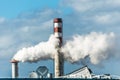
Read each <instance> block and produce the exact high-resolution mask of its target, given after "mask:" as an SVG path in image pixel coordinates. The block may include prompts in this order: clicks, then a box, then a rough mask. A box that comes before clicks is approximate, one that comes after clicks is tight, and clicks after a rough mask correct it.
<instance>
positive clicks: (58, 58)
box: [54, 18, 64, 78]
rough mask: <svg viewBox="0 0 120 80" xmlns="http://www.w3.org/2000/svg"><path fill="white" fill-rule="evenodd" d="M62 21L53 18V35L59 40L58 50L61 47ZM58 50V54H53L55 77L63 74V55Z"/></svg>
mask: <svg viewBox="0 0 120 80" xmlns="http://www.w3.org/2000/svg"><path fill="white" fill-rule="evenodd" d="M62 26H63V24H62V19H61V18H55V19H54V35H55V37H56V38H58V39H59V40H60V42H59V46H58V48H59V49H60V48H61V46H62V38H63V33H62ZM59 49H58V51H57V52H58V53H55V77H56V78H57V77H59V76H62V75H63V74H64V60H63V55H62V53H61V52H60V50H59Z"/></svg>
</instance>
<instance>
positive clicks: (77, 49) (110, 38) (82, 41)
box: [62, 32, 115, 64]
mask: <svg viewBox="0 0 120 80" xmlns="http://www.w3.org/2000/svg"><path fill="white" fill-rule="evenodd" d="M114 39H115V35H114V33H109V34H103V33H96V32H91V33H90V34H88V35H82V36H80V35H76V36H73V38H72V40H68V41H66V44H65V45H64V46H63V49H62V52H63V53H64V57H65V59H66V60H68V61H70V62H72V63H74V62H78V61H80V60H81V59H84V58H86V57H89V58H90V62H91V63H93V64H98V63H99V62H101V61H102V60H105V59H107V58H109V57H110V55H111V53H112V50H113V47H114Z"/></svg>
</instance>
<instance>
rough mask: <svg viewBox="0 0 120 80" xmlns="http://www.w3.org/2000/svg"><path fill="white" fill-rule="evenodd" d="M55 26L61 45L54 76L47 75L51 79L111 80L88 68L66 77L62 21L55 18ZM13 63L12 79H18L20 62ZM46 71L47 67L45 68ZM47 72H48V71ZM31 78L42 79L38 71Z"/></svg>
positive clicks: (14, 61)
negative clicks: (62, 51) (62, 50)
mask: <svg viewBox="0 0 120 80" xmlns="http://www.w3.org/2000/svg"><path fill="white" fill-rule="evenodd" d="M53 25H54V28H53V29H54V30H53V31H54V35H55V37H56V38H58V39H59V40H60V42H59V45H58V46H56V50H57V53H55V56H54V76H53V75H52V74H46V75H48V77H49V78H82V79H83V78H84V79H111V78H112V77H111V76H110V74H103V75H95V74H93V72H92V70H91V69H89V68H88V67H87V66H84V67H82V68H80V69H77V70H75V71H73V72H70V73H68V74H66V75H64V56H63V55H62V53H61V50H60V49H61V47H62V42H63V41H62V40H63V33H62V27H63V24H62V19H61V18H55V19H54V21H53ZM11 63H12V78H18V61H17V60H15V59H12V60H11ZM43 68H44V69H45V67H43ZM46 71H47V70H46ZM29 77H30V78H42V77H40V76H39V74H38V73H37V71H36V72H35V71H34V72H32V73H31V74H30V76H29Z"/></svg>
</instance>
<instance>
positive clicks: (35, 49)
mask: <svg viewBox="0 0 120 80" xmlns="http://www.w3.org/2000/svg"><path fill="white" fill-rule="evenodd" d="M58 42H59V40H58V39H56V38H55V36H54V35H51V36H50V38H49V40H48V41H47V42H40V43H39V44H38V45H36V46H32V47H28V48H23V49H21V50H19V51H18V52H17V53H16V54H15V55H14V57H13V59H15V60H17V61H22V62H26V61H27V62H36V61H39V60H46V59H53V57H54V53H56V49H55V46H57V45H58Z"/></svg>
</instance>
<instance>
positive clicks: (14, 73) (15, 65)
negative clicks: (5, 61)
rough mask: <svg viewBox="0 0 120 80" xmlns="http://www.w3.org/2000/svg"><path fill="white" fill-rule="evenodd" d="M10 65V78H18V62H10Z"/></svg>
mask: <svg viewBox="0 0 120 80" xmlns="http://www.w3.org/2000/svg"><path fill="white" fill-rule="evenodd" d="M11 63H12V78H18V61H16V60H14V59H13V60H11Z"/></svg>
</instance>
